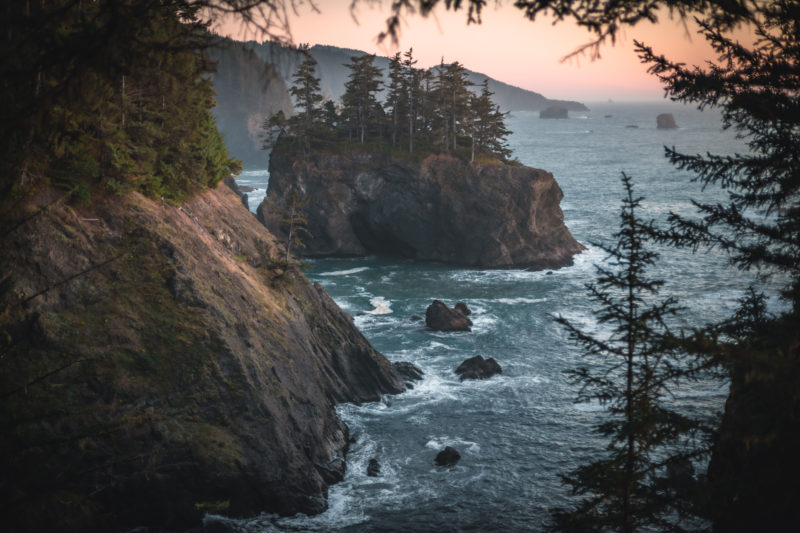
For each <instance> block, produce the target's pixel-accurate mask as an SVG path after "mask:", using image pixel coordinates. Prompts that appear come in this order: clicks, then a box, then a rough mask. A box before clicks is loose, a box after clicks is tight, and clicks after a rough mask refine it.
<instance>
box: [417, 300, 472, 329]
mask: <svg viewBox="0 0 800 533" xmlns="http://www.w3.org/2000/svg"><path fill="white" fill-rule="evenodd" d="M425 325H426V326H428V327H429V328H430V329H432V330H434V331H472V320H470V319H469V318H467V315H465V314H464V313H463V312H462V311H461V310H459V309H451V308H449V307H447V304H445V303H444V302H442V301H441V300H434V301H433V303H431V305H429V306H428V308H427V309H426V310H425Z"/></svg>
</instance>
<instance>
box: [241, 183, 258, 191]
mask: <svg viewBox="0 0 800 533" xmlns="http://www.w3.org/2000/svg"><path fill="white" fill-rule="evenodd" d="M237 187H239V190H240V191H242V192H253V191H254V190H256V189H255V187H248V186H247V185H239V184H237Z"/></svg>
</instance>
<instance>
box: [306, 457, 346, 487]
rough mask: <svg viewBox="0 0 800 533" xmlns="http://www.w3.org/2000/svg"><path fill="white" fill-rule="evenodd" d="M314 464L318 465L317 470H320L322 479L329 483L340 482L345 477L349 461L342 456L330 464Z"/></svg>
mask: <svg viewBox="0 0 800 533" xmlns="http://www.w3.org/2000/svg"><path fill="white" fill-rule="evenodd" d="M314 466H315V467H316V469H317V472H319V475H320V476H322V479H323V480H325V483H327V484H328V485H333V484H334V483H339V482H340V481H341V480H343V479H344V474H345V472H347V463H345V462H344V459H342V458H340V457H337V458H336V459H334V460H332V461H331V462H329V463H328V464H325V465H314Z"/></svg>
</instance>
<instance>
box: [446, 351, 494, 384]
mask: <svg viewBox="0 0 800 533" xmlns="http://www.w3.org/2000/svg"><path fill="white" fill-rule="evenodd" d="M502 372H503V369H502V368H500V365H499V364H498V362H497V361H495V360H494V357H490V358H488V359H484V358H483V357H481V356H480V355H476V356H475V357H470V358H469V359H467V360H466V361H464V362H463V363H461V364H460V365H458V368H456V374H458V376H459V378H460V379H461V381H464V380H465V379H487V378H490V377H492V376H494V375H495V374H502Z"/></svg>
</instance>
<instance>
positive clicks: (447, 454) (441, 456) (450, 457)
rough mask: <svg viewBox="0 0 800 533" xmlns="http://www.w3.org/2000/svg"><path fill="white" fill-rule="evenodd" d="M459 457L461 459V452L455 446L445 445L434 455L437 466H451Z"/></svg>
mask: <svg viewBox="0 0 800 533" xmlns="http://www.w3.org/2000/svg"><path fill="white" fill-rule="evenodd" d="M459 459H461V454H460V453H458V451H457V450H456V449H455V448H453V447H451V446H447V447H446V448H445V449H444V450H442V451H440V452H439V453H438V454H437V455H436V459H435V461H436V464H437V465H439V466H453V465H454V464H456V463H457V462H458V460H459Z"/></svg>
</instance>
